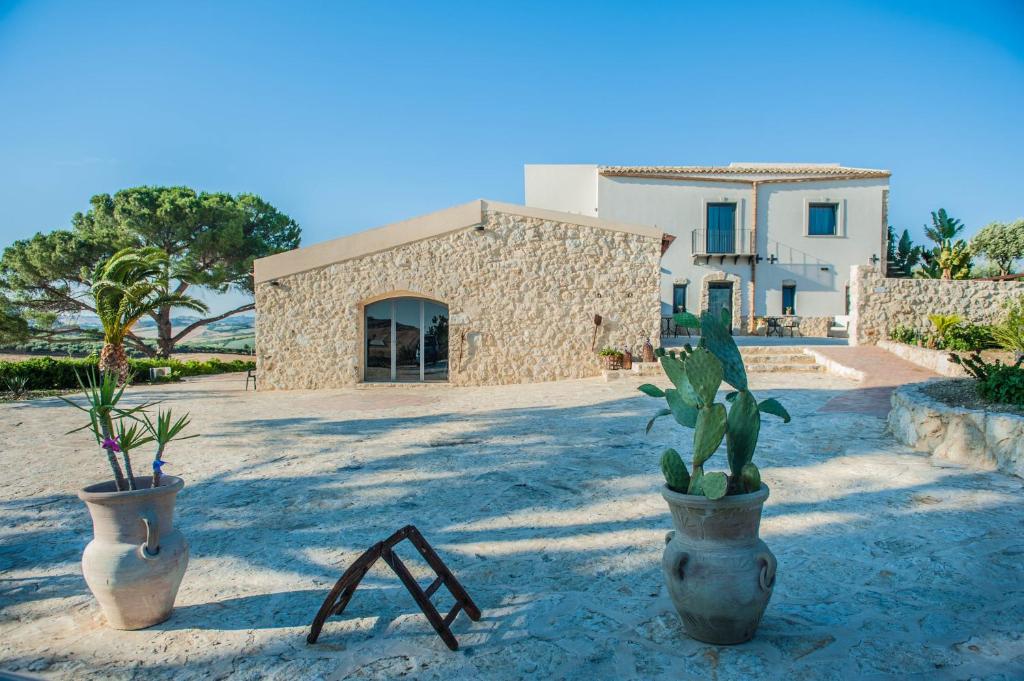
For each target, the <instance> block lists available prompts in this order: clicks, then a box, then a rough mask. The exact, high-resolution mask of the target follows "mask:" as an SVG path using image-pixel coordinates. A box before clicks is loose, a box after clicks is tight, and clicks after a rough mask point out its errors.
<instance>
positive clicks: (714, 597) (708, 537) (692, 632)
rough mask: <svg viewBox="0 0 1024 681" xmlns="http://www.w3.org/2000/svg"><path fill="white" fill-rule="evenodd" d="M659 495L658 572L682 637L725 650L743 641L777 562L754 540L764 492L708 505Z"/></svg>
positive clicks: (768, 592)
mask: <svg viewBox="0 0 1024 681" xmlns="http://www.w3.org/2000/svg"><path fill="white" fill-rule="evenodd" d="M661 494H662V496H663V497H665V501H667V502H668V506H669V509H670V510H671V511H672V524H673V525H674V526H675V530H672V531H670V532H669V533H668V535H666V537H665V552H664V554H662V561H661V564H662V568H663V569H664V570H665V581H666V582H667V583H668V592H669V595H670V596H671V597H672V602H673V603H674V604H675V606H676V610H678V611H679V616H680V617H681V618H682V620H683V628H684V629H685V630H686V633H687V635H689V636H691V637H692V638H695V639H697V640H698V641H704V642H706V643H715V644H719V645H729V644H733V643H743V642H744V641H749V640H750V639H751V638H753V636H754V632H755V631H756V630H757V625H758V623H760V621H761V615H763V614H764V610H765V608H766V607H767V606H768V599H770V598H771V597H772V588H773V587H774V585H775V568H776V561H775V556H774V555H772V552H771V551H769V550H768V546H767V545H766V544H765V543H764V542H763V541H761V539H760V538H759V537H758V528H759V527H760V524H761V508H762V507H763V506H764V502H765V499H767V498H768V487H767V486H766V485H761V489H760V490H758V491H757V492H751V493H750V494H738V495H734V496H726V497H722V498H721V499H718V500H715V501H712V500H710V499H707V498H706V497H703V496H699V495H694V494H679V493H678V492H673V491H672V490H670V489H669V488H668V487H664V488H662V491H661Z"/></svg>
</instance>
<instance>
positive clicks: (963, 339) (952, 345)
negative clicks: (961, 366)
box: [939, 323, 998, 352]
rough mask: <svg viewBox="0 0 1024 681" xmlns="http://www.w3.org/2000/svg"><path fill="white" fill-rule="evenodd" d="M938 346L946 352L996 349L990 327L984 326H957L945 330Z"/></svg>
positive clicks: (969, 324)
mask: <svg viewBox="0 0 1024 681" xmlns="http://www.w3.org/2000/svg"><path fill="white" fill-rule="evenodd" d="M939 346H940V347H942V348H944V349H946V350H957V351H960V352H964V351H967V350H985V349H988V348H995V347H998V345H997V344H996V341H995V338H993V336H992V327H991V326H987V325H985V324H971V323H964V324H957V325H956V326H954V327H952V328H950V329H947V331H946V335H945V336H943V337H942V338H941V339H940V340H939Z"/></svg>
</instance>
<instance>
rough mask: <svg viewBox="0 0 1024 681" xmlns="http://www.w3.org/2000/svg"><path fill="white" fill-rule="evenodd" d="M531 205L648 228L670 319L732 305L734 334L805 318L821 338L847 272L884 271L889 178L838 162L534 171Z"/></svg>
mask: <svg viewBox="0 0 1024 681" xmlns="http://www.w3.org/2000/svg"><path fill="white" fill-rule="evenodd" d="M525 175H526V205H528V206H531V207H537V208H547V209H551V210H558V211H564V212H568V213H578V214H580V215H586V216H592V217H597V218H602V219H605V220H611V221H615V222H625V223H630V224H641V225H650V226H652V227H657V228H658V229H660V230H663V231H664V232H665V233H667V234H672V235H675V237H676V239H675V241H674V242H673V244H672V246H671V247H670V248H669V249H668V250H667V252H666V253H665V255H664V256H663V257H662V262H661V267H662V269H661V272H662V282H661V301H662V315H663V317H666V318H667V317H670V316H671V314H672V313H673V312H679V311H691V312H698V313H699V312H700V311H701V310H704V309H706V308H707V307H708V306H709V302H710V304H712V305H714V307H716V308H719V307H722V306H728V307H730V309H732V312H733V326H734V328H735V329H736V330H737V331H743V330H747V323H748V320H750V319H752V318H753V317H762V316H768V315H783V314H786V313H787V312H788V313H790V314H793V315H796V316H798V317H799V318H800V331H801V332H802V333H803V334H804V335H815V336H824V335H827V333H828V327H829V326H830V324H831V320H832V318H834V317H842V316H844V315H847V314H848V313H849V298H848V291H849V273H850V266H851V265H875V266H877V267H879V268H880V269H881V271H885V270H884V267H885V263H884V258H885V252H886V226H887V225H888V216H887V203H888V195H889V176H890V173H889V172H888V171H886V170H872V169H867V168H849V167H844V166H841V165H838V164H784V163H771V164H761V163H734V164H730V165H728V166H640V167H627V166H599V165H527V166H526V171H525Z"/></svg>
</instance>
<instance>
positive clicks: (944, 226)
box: [924, 208, 964, 247]
mask: <svg viewBox="0 0 1024 681" xmlns="http://www.w3.org/2000/svg"><path fill="white" fill-rule="evenodd" d="M962 231H964V223H962V222H960V221H959V220H957V219H956V218H954V217H950V215H949V214H948V213H946V209H945V208H940V209H939V210H937V211H932V226H931V227H929V226H927V225H925V227H924V234H925V236H927V237H928V238H929V239H931V240H932V241H934V242H935V243H936V244H937V245H939V246H940V247H941V246H942V243H943V242H944V241H952V240H953V239H955V238H956V237H957V236H959V234H960V232H962Z"/></svg>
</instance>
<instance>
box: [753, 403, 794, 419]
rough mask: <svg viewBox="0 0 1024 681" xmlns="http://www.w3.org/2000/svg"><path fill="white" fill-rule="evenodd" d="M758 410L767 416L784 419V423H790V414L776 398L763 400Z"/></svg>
mask: <svg viewBox="0 0 1024 681" xmlns="http://www.w3.org/2000/svg"><path fill="white" fill-rule="evenodd" d="M757 408H758V409H760V410H761V411H763V412H764V413H765V414H771V415H773V416H778V417H779V418H780V419H782V422H783V423H789V412H788V411H786V408H785V407H783V406H782V405H781V404H779V401H778V400H777V399H775V398H774V397H769V398H768V399H767V400H763V401H762V402H760V403H759V404H758V405H757Z"/></svg>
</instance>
